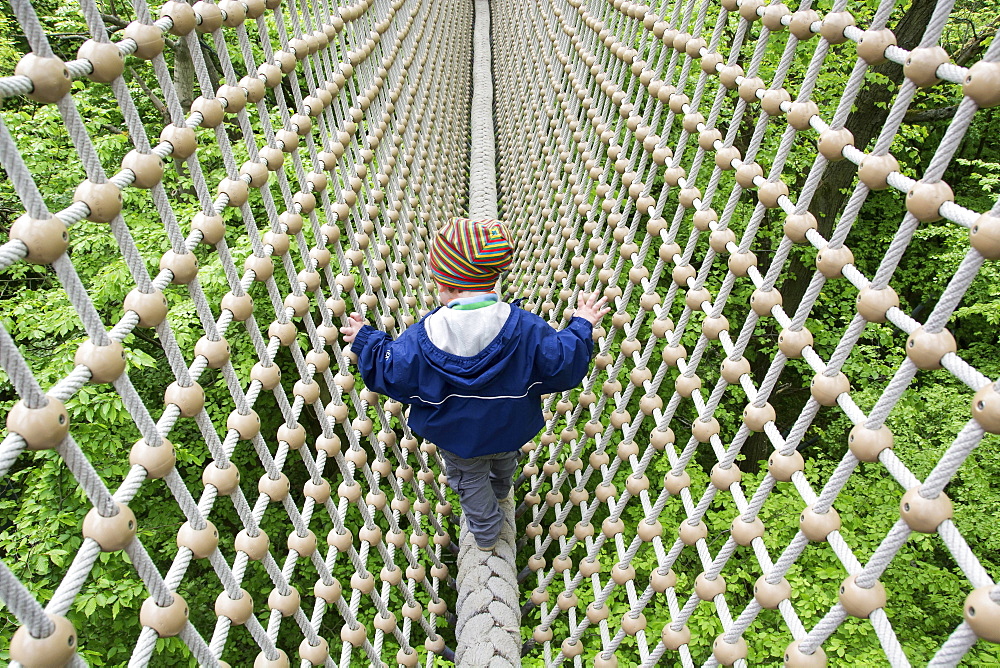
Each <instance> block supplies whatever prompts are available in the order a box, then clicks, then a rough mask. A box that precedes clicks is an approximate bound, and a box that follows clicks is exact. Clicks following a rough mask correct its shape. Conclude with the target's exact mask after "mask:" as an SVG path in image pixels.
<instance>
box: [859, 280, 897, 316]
mask: <svg viewBox="0 0 1000 668" xmlns="http://www.w3.org/2000/svg"><path fill="white" fill-rule="evenodd" d="M856 304H857V307H858V313H860V314H861V317H862V318H864V319H865V320H867V321H868V322H886V321H887V320H888V312H889V310H890V309H892V308H897V307H898V306H899V296H898V295H897V294H896V291H895V290H893V289H892V288H891V287H889V286H888V285H887V286H885V287H884V288H881V289H879V290H874V289H872V288H871V287H866V288H862V289H861V290H860V291H859V292H858V297H857V301H856Z"/></svg>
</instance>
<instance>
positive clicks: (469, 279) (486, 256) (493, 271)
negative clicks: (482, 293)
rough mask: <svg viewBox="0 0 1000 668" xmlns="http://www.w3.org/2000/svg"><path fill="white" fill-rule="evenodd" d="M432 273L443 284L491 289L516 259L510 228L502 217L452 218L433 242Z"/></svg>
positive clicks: (439, 231) (474, 288) (470, 288)
mask: <svg viewBox="0 0 1000 668" xmlns="http://www.w3.org/2000/svg"><path fill="white" fill-rule="evenodd" d="M430 255H431V256H430V261H431V273H433V274H434V278H435V279H436V280H437V281H438V283H441V284H443V285H447V286H450V287H453V288H458V289H461V290H491V289H492V288H493V286H494V285H495V284H496V282H497V278H499V276H500V272H501V271H503V270H504V269H506V268H507V266H508V265H510V263H511V261H513V259H514V248H513V246H512V244H511V239H510V230H509V229H507V225H505V224H504V223H503V221H500V220H491V219H485V220H470V219H468V218H452V219H451V220H450V221H448V223H447V224H446V225H445V226H444V227H442V228H441V229H440V230H438V233H437V235H436V236H435V237H434V241H433V242H432V243H431V253H430Z"/></svg>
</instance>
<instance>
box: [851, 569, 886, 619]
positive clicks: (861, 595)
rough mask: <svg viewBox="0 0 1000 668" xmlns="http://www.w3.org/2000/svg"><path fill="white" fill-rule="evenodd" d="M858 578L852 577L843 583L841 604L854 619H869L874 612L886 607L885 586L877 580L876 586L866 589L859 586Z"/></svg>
mask: <svg viewBox="0 0 1000 668" xmlns="http://www.w3.org/2000/svg"><path fill="white" fill-rule="evenodd" d="M857 578H858V576H857V575H851V576H849V577H847V578H846V579H845V580H844V581H843V583H841V585H840V592H839V600H840V604H841V605H842V606H843V608H844V611H845V612H847V614H849V615H851V616H852V617H858V618H860V619H868V618H869V617H870V616H871V613H872V612H874V611H875V610H878V609H880V608H884V607H885V604H886V600H887V599H886V593H885V585H883V584H882V583H881V582H879V581H878V580H876V581H875V584H874V585H872V586H871V587H870V588H868V589H865V588H864V587H861V586H859V585H858V583H857Z"/></svg>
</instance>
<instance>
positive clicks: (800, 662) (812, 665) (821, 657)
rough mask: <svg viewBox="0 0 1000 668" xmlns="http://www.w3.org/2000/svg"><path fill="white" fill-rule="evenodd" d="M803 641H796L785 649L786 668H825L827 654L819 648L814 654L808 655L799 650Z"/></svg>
mask: <svg viewBox="0 0 1000 668" xmlns="http://www.w3.org/2000/svg"><path fill="white" fill-rule="evenodd" d="M800 643H801V641H799V640H796V641H795V642H793V643H791V644H790V645H789V646H788V647H786V648H785V654H784V663H785V668H825V667H826V652H824V651H823V648H822V647H817V648H816V649H815V650H813V653H812V654H806V653H805V652H803V651H802V650H801V649H799V645H800Z"/></svg>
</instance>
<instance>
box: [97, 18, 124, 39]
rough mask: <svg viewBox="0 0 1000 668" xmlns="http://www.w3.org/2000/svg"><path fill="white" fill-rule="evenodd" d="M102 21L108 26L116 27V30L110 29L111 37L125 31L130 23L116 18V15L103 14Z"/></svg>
mask: <svg viewBox="0 0 1000 668" xmlns="http://www.w3.org/2000/svg"><path fill="white" fill-rule="evenodd" d="M101 20H102V21H104V22H105V23H106V24H108V25H112V26H114V27H115V29H114V30H111V29H110V28H108V34H109V35H110V34H112V33H116V32H118V31H119V30H122V29H124V28H125V27H126V26H127V25H128V21H126V20H125V19H121V18H119V17H117V16H115V15H114V14H101Z"/></svg>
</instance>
